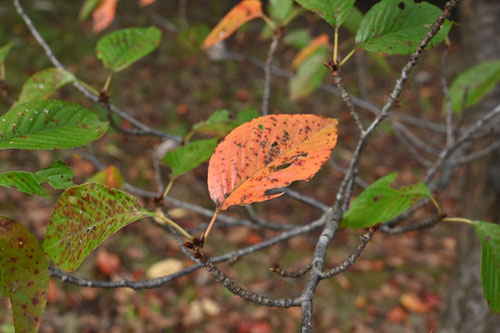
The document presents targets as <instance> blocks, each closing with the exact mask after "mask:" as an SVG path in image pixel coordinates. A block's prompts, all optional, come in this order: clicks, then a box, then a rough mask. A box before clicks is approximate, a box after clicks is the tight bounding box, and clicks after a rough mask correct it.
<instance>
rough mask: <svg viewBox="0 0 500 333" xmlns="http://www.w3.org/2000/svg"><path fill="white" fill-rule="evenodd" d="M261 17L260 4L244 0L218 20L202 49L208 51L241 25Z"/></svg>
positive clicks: (252, 0)
mask: <svg viewBox="0 0 500 333" xmlns="http://www.w3.org/2000/svg"><path fill="white" fill-rule="evenodd" d="M261 16H262V4H261V3H260V1H257V0H244V1H242V2H240V3H239V4H237V5H236V6H234V7H233V9H231V10H230V11H229V13H227V14H226V16H224V17H223V18H222V20H220V22H219V23H218V24H217V25H216V26H215V28H214V29H213V30H212V31H211V32H210V34H209V35H208V37H207V38H206V39H205V41H204V42H203V45H202V47H203V48H204V49H208V48H209V47H211V46H212V45H213V44H215V43H217V42H220V41H221V40H224V39H226V38H227V37H229V36H230V35H231V34H232V33H233V32H235V31H236V30H237V29H238V28H239V27H241V26H242V25H243V24H245V23H247V22H248V21H250V20H253V19H254V18H257V17H261Z"/></svg>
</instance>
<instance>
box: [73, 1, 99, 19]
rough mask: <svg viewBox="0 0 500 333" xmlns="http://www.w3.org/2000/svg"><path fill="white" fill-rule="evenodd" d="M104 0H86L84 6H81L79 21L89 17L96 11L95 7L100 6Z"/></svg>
mask: <svg viewBox="0 0 500 333" xmlns="http://www.w3.org/2000/svg"><path fill="white" fill-rule="evenodd" d="M101 1H102V0H85V1H84V3H83V5H82V7H81V8H80V13H79V14H78V21H80V22H83V21H85V20H86V19H87V17H89V15H90V14H91V13H92V12H93V11H94V9H96V8H97V6H99V4H100V3H101Z"/></svg>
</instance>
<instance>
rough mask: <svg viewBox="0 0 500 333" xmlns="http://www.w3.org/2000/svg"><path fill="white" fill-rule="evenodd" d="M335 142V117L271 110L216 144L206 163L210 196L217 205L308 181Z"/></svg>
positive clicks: (263, 197)
mask: <svg viewBox="0 0 500 333" xmlns="http://www.w3.org/2000/svg"><path fill="white" fill-rule="evenodd" d="M336 142H337V120H336V119H331V118H323V117H319V116H315V115H305V114H302V115H286V114H282V115H270V116H265V117H260V118H256V119H254V120H252V121H250V122H248V123H245V124H243V125H241V126H239V127H237V128H236V129H234V130H233V131H232V132H231V133H229V134H228V135H227V137H226V138H225V139H224V141H223V142H221V143H220V144H219V145H218V146H217V148H216V149H215V152H214V154H213V155H212V158H211V159H210V163H209V167H208V189H209V191H210V197H211V198H212V200H213V201H214V202H215V203H216V205H217V207H218V208H219V209H221V210H224V209H227V208H228V207H229V206H231V205H242V204H250V203H252V202H259V201H264V200H268V199H272V198H275V197H277V196H280V195H281V194H283V192H282V191H281V192H279V193H269V190H272V189H275V188H279V187H283V186H288V185H290V183H292V182H294V181H296V180H309V179H311V178H312V176H314V174H316V172H318V170H319V169H320V168H321V166H322V165H323V163H325V162H326V160H327V159H328V157H329V156H330V152H331V150H332V149H333V148H334V147H335V144H336Z"/></svg>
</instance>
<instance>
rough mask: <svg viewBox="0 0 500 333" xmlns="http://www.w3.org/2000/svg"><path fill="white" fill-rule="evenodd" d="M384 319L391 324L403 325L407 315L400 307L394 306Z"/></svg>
mask: <svg viewBox="0 0 500 333" xmlns="http://www.w3.org/2000/svg"><path fill="white" fill-rule="evenodd" d="M386 317H387V320H388V321H390V322H392V323H404V322H405V321H406V318H407V317H408V314H407V313H406V311H405V309H403V308H402V307H401V306H396V307H394V308H392V309H391V310H390V311H389V312H388V313H387V316H386Z"/></svg>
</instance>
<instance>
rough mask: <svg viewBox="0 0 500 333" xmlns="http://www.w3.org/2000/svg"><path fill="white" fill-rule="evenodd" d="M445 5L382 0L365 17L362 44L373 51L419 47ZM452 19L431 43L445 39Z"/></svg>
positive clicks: (404, 50) (358, 39)
mask: <svg viewBox="0 0 500 333" xmlns="http://www.w3.org/2000/svg"><path fill="white" fill-rule="evenodd" d="M440 14H441V9H439V7H436V6H434V5H431V4H430V3H427V2H419V3H415V2H414V1H413V0H382V1H380V2H379V3H377V4H376V5H374V6H373V7H372V8H371V9H370V10H369V11H368V13H366V15H365V16H364V17H363V20H362V21H361V23H360V26H359V30H358V32H357V34H356V43H357V44H358V47H360V48H363V49H365V50H368V51H372V52H385V53H387V54H410V53H412V52H413V51H415V49H416V48H417V46H418V44H419V43H420V42H421V41H422V39H423V38H424V37H425V35H426V34H427V32H429V28H430V27H431V25H432V24H433V23H434V22H435V21H436V19H437V17H438V16H439V15H440ZM450 27H451V22H450V21H446V22H445V24H444V25H443V26H442V27H441V31H440V32H439V33H438V34H437V35H436V36H435V37H434V38H433V39H432V41H431V42H430V44H429V45H431V46H432V45H436V44H438V43H440V42H442V41H443V40H444V38H445V37H446V35H447V34H448V31H449V30H450Z"/></svg>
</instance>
